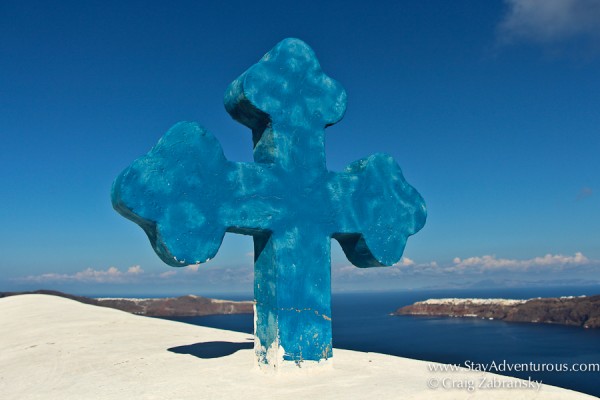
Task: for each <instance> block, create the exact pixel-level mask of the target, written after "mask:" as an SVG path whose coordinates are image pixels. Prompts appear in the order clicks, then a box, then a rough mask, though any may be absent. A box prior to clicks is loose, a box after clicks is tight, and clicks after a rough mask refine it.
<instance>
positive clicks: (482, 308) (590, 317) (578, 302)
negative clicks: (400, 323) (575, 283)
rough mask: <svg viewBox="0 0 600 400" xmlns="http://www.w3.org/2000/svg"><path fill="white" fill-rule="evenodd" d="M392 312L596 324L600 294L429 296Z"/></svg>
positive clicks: (583, 324) (514, 320)
mask: <svg viewBox="0 0 600 400" xmlns="http://www.w3.org/2000/svg"><path fill="white" fill-rule="evenodd" d="M392 315H397V316H398V315H423V316H437V317H439V316H442V317H472V318H483V319H489V320H502V321H507V322H530V323H544V324H560V325H571V326H581V327H583V328H600V295H596V296H579V297H574V296H569V297H557V298H535V299H529V300H510V299H429V300H425V301H419V302H416V303H414V304H412V305H409V306H405V307H401V308H398V309H397V310H396V311H395V312H393V313H392Z"/></svg>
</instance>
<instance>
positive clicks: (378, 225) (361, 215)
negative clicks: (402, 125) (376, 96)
mask: <svg viewBox="0 0 600 400" xmlns="http://www.w3.org/2000/svg"><path fill="white" fill-rule="evenodd" d="M329 190H330V193H331V194H330V197H331V199H332V204H333V209H334V210H335V212H336V214H337V216H338V218H337V220H338V226H337V231H336V232H335V233H334V234H333V238H335V239H336V240H337V241H338V242H339V243H340V245H341V247H342V249H343V250H344V253H345V254H346V257H347V258H348V260H350V262H352V264H354V265H356V266H357V267H361V268H367V267H381V266H386V265H392V264H394V263H396V262H398V261H400V258H401V257H402V253H403V251H404V247H405V245H406V240H407V239H408V237H409V236H410V235H413V234H415V233H417V232H418V231H419V230H420V229H421V228H422V227H423V226H424V224H425V220H426V218H427V210H426V207H425V201H424V200H423V198H422V197H421V195H420V194H419V193H418V192H417V191H416V189H415V188H413V187H412V186H411V185H410V184H409V183H408V182H406V180H405V179H404V176H403V175H402V171H401V169H400V167H399V166H398V164H397V163H396V162H395V161H394V159H393V158H392V157H391V156H389V155H386V154H381V153H380V154H374V155H372V156H370V157H367V158H364V159H361V160H358V161H356V162H354V163H352V164H350V165H349V166H348V167H347V168H346V169H345V170H344V171H343V172H341V173H337V174H334V175H333V178H332V180H331V182H330V184H329Z"/></svg>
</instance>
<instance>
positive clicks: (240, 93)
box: [225, 38, 346, 129]
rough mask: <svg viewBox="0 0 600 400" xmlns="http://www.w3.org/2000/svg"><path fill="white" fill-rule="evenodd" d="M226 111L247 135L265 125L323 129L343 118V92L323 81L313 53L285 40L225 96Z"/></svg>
mask: <svg viewBox="0 0 600 400" xmlns="http://www.w3.org/2000/svg"><path fill="white" fill-rule="evenodd" d="M225 108H226V109H227V111H228V112H229V113H230V114H231V116H232V117H233V118H235V119H236V120H238V121H239V122H241V123H243V124H244V125H246V126H248V127H249V128H251V129H259V128H261V127H263V126H264V125H265V124H266V123H267V122H268V121H270V122H271V123H272V124H273V125H280V126H284V127H286V128H297V127H305V126H306V125H307V123H308V124H310V126H311V127H312V128H321V129H322V128H324V127H326V126H328V125H333V124H335V123H336V122H338V121H339V120H341V119H342V117H343V116H344V112H345V110H346V92H345V90H344V88H343V87H342V85H341V84H340V83H339V82H337V81H335V80H334V79H332V78H330V77H329V76H327V75H326V74H325V73H324V72H323V70H322V69H321V65H320V64H319V61H318V60H317V57H316V56H315V53H314V51H313V50H312V49H311V48H310V47H309V46H308V45H307V44H306V43H304V42H303V41H302V40H300V39H291V38H290V39H285V40H282V41H281V42H279V43H278V44H277V45H276V46H275V47H274V48H273V49H272V50H271V51H269V52H268V53H267V54H265V55H264V57H263V58H262V59H261V60H260V61H259V62H258V63H256V64H255V65H253V66H252V67H251V68H250V69H248V70H247V71H246V72H244V73H243V74H242V75H241V76H240V77H239V78H237V79H236V80H234V81H233V82H232V83H231V84H230V85H229V87H228V88H227V90H226V92H225Z"/></svg>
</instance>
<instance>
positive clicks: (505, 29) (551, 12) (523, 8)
mask: <svg viewBox="0 0 600 400" xmlns="http://www.w3.org/2000/svg"><path fill="white" fill-rule="evenodd" d="M505 3H506V5H507V6H508V12H507V14H506V15H505V17H504V19H503V20H502V21H501V22H500V25H499V26H498V33H499V40H500V42H502V43H505V44H506V43H512V42H515V41H526V42H534V43H542V44H550V43H556V42H561V41H564V40H568V39H572V38H575V37H587V38H588V39H592V40H594V41H598V40H600V0H505Z"/></svg>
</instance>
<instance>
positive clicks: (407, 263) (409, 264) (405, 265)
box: [399, 257, 415, 267]
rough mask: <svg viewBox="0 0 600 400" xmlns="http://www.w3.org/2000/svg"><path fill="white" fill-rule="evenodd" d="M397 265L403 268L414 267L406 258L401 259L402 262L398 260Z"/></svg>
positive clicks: (411, 261) (413, 263) (412, 262)
mask: <svg viewBox="0 0 600 400" xmlns="http://www.w3.org/2000/svg"><path fill="white" fill-rule="evenodd" d="M399 264H400V265H402V266H403V267H410V266H412V265H415V262H414V261H413V260H411V259H410V258H408V257H402V260H400V263H399Z"/></svg>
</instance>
